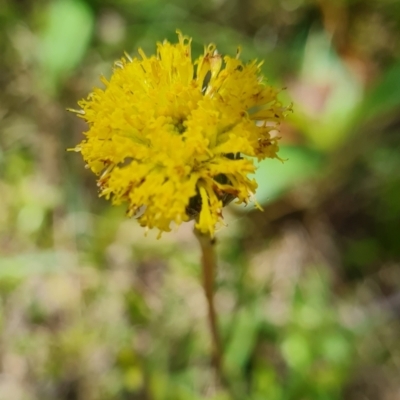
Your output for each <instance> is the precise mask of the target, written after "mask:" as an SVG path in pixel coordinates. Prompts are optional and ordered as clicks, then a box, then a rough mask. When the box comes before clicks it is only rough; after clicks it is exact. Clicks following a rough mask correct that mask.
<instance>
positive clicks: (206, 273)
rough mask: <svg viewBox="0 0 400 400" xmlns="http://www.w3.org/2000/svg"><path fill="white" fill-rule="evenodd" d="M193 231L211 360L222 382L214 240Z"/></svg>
mask: <svg viewBox="0 0 400 400" xmlns="http://www.w3.org/2000/svg"><path fill="white" fill-rule="evenodd" d="M194 233H195V235H196V237H197V239H198V241H199V243H200V247H201V253H202V257H201V264H202V269H203V288H204V294H205V296H206V299H207V308H208V323H209V328H210V332H211V338H212V343H213V362H214V366H215V370H216V372H217V375H218V379H219V380H220V381H221V382H223V381H224V378H223V373H222V353H223V351H222V345H221V340H220V337H219V334H218V327H217V313H216V311H215V305H214V284H215V273H216V269H217V259H216V255H215V249H214V247H215V240H214V239H212V238H211V237H210V236H209V235H204V234H202V233H201V232H199V231H198V230H197V229H195V230H194Z"/></svg>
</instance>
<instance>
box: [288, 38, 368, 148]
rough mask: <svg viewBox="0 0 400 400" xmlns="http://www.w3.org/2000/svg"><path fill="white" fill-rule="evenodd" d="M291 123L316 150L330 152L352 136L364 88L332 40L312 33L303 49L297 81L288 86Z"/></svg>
mask: <svg viewBox="0 0 400 400" xmlns="http://www.w3.org/2000/svg"><path fill="white" fill-rule="evenodd" d="M289 88H290V92H291V94H292V97H293V102H294V113H293V115H291V117H290V120H291V121H292V123H293V124H294V125H296V126H297V127H298V128H299V130H300V131H301V132H303V133H304V135H305V136H307V138H308V139H309V140H310V143H312V144H313V146H314V147H315V148H318V149H320V150H322V151H331V150H333V149H335V148H337V147H339V146H340V145H341V144H342V143H343V141H344V140H345V139H346V138H347V137H348V136H349V135H350V134H351V129H350V125H351V123H352V121H353V118H354V113H355V111H356V109H357V107H358V106H359V104H360V102H361V99H362V95H363V88H362V86H361V84H360V82H359V81H358V80H357V79H355V77H354V75H353V74H352V73H351V72H350V71H349V69H348V68H347V66H346V65H345V64H344V63H343V61H342V60H341V58H340V57H339V56H338V54H337V53H336V51H335V50H334V48H333V46H332V43H331V38H330V37H329V36H328V35H327V34H325V33H321V32H311V33H310V35H309V37H308V39H307V42H306V44H305V46H304V52H303V67H302V71H301V73H300V76H299V81H298V82H297V83H296V84H293V85H291V86H290V87H289Z"/></svg>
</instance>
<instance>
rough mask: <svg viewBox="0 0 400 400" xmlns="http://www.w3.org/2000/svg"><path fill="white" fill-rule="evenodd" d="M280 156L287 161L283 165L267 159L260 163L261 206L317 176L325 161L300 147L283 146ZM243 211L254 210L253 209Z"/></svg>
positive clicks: (258, 170) (257, 194)
mask: <svg viewBox="0 0 400 400" xmlns="http://www.w3.org/2000/svg"><path fill="white" fill-rule="evenodd" d="M279 156H280V157H281V158H283V159H284V160H286V161H285V162H284V163H282V162H280V161H279V160H276V159H266V160H264V161H262V162H260V163H259V166H258V169H257V171H256V173H255V179H256V181H257V182H258V189H257V193H256V198H257V201H258V202H259V203H260V204H265V203H267V202H269V201H271V200H274V199H276V198H278V197H279V196H280V195H282V194H283V193H285V192H286V191H287V190H289V189H291V188H292V187H294V186H296V185H298V184H300V183H301V182H303V181H305V180H307V179H309V178H311V177H313V176H315V175H316V174H317V173H318V171H319V168H320V167H321V165H322V161H323V159H322V156H321V154H320V153H318V152H316V151H313V150H311V149H308V148H306V147H300V146H281V149H280V151H279ZM243 209H244V210H252V209H253V207H246V208H243Z"/></svg>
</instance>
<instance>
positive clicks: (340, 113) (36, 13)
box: [0, 0, 400, 400]
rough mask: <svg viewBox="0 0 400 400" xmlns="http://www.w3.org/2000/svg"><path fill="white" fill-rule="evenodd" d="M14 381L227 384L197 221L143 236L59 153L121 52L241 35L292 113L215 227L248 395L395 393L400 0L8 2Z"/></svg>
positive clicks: (239, 390) (232, 358) (1, 322)
mask: <svg viewBox="0 0 400 400" xmlns="http://www.w3.org/2000/svg"><path fill="white" fill-rule="evenodd" d="M0 26H1V33H0V54H1V57H0V88H1V90H0V194H1V195H0V399H1V400H34V399H41V400H53V399H57V400H91V399H93V400H95V399H96V400H97V399H99V400H108V399H120V400H128V399H132V400H133V399H140V400H142V399H144V400H147V399H149V400H150V399H151V400H168V399H171V400H179V399H185V400H186V399H190V400H196V399H213V400H225V399H230V398H231V397H230V394H229V392H227V391H226V390H225V389H224V388H223V387H221V386H220V385H218V384H217V383H216V381H215V376H214V371H213V368H212V365H211V363H210V359H211V344H210V337H209V332H208V330H207V321H206V306H205V300H204V296H203V292H202V289H201V285H200V278H201V271H200V266H199V261H198V260H199V250H198V249H197V246H196V242H195V241H194V239H193V238H192V235H191V227H190V226H182V227H181V228H180V230H178V231H174V232H173V233H171V234H168V235H164V236H163V238H162V239H161V240H159V241H157V240H155V239H154V235H151V234H150V235H149V237H147V238H145V237H144V236H143V232H142V230H141V229H140V228H139V227H138V226H137V225H136V221H135V220H126V219H125V217H124V210H123V207H121V208H118V207H115V208H114V207H110V205H109V204H108V203H106V202H105V201H104V200H103V199H98V198H97V193H96V186H95V182H94V179H93V177H92V176H91V174H89V173H88V172H87V171H86V170H85V168H84V165H83V162H82V160H81V159H80V158H79V157H78V156H77V155H76V154H74V153H66V152H65V149H66V148H70V147H73V146H74V145H75V144H76V143H78V142H79V141H80V140H81V138H82V132H83V131H84V130H85V126H84V124H83V123H82V121H80V120H79V119H77V118H76V117H75V116H73V115H70V114H68V113H67V112H66V111H65V109H66V108H68V107H76V106H75V104H76V102H77V100H78V99H80V98H82V97H85V96H86V95H87V93H89V92H90V91H91V89H92V88H93V87H94V86H97V85H99V79H98V77H99V75H100V74H104V75H106V76H109V75H110V73H111V69H112V63H113V61H114V60H116V59H118V58H119V57H121V56H122V54H123V52H124V51H127V52H128V53H130V54H132V55H135V54H136V53H135V52H136V49H137V48H138V47H139V46H140V47H143V49H144V50H145V51H146V52H148V53H150V54H151V53H152V52H153V50H154V45H155V42H156V41H159V40H163V39H164V38H168V39H169V40H174V39H175V37H176V35H175V30H176V29H177V28H178V29H180V30H182V31H183V32H184V33H185V34H188V35H191V36H193V48H194V53H195V55H196V54H199V53H200V52H201V51H202V48H203V47H202V46H203V44H205V43H208V42H215V43H216V44H217V45H218V48H219V50H220V52H221V53H227V52H235V51H236V47H237V46H238V45H241V46H242V47H243V57H244V58H245V59H251V58H254V57H255V58H258V59H260V60H264V65H263V68H264V73H265V75H266V76H267V77H268V79H269V80H270V81H271V82H273V83H274V84H275V85H277V86H281V87H285V88H286V89H285V90H283V91H282V93H281V98H282V102H284V103H290V102H292V103H293V108H294V113H293V114H292V115H291V116H290V117H289V119H288V121H287V123H285V125H284V126H283V127H282V132H281V136H282V141H281V143H282V146H281V153H280V155H281V158H282V159H283V164H282V163H281V162H280V161H278V160H266V161H265V162H262V163H261V164H260V167H259V170H258V171H257V174H256V179H257V181H258V183H259V189H258V192H257V200H258V201H259V202H260V203H261V205H262V206H263V207H264V212H263V213H261V212H259V211H257V210H254V209H253V208H252V207H248V208H238V207H235V206H234V205H233V206H232V207H231V208H230V209H228V210H226V211H225V218H226V221H227V224H228V227H226V228H223V229H221V230H220V231H219V232H218V237H219V257H220V260H219V264H220V268H219V271H218V276H217V291H216V303H217V307H218V312H219V316H220V329H221V334H222V337H223V343H224V351H225V355H224V366H225V369H226V371H227V372H228V376H229V380H230V384H231V386H232V388H233V391H234V392H235V393H236V395H237V397H238V398H242V399H249V400H264V399H268V400H308V399H310V400H340V399H348V400H359V399H363V400H366V399H368V400H386V399H396V398H397V397H398V393H399V390H400V386H399V380H398V376H399V373H400V370H399V366H398V359H399V356H400V353H399V349H400V342H399V337H400V335H399V332H400V324H399V315H400V312H399V311H400V300H399V290H400V272H399V271H400V269H399V266H400V242H399V237H400V224H399V221H400V189H399V188H400V156H399V154H400V117H399V115H400V113H399V111H400V59H399V55H400V7H399V4H398V2H395V1H387V0H363V1H361V0H352V1H350V0H343V1H340V2H330V1H328V0H320V1H318V2H317V1H305V0H285V1H269V2H263V1H259V0H251V1H240V0H234V1H226V0H218V1H217V0H207V1H199V0H196V1H192V2H184V1H182V0H175V1H169V2H164V1H161V0H151V1H140V0H135V1H127V0H124V1H122V0H119V1H105V0H87V1H84V0H54V1H51V0H47V1H44V0H40V1H31V0H19V1H10V0H3V1H0Z"/></svg>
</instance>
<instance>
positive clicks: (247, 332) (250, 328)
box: [224, 307, 261, 375]
mask: <svg viewBox="0 0 400 400" xmlns="http://www.w3.org/2000/svg"><path fill="white" fill-rule="evenodd" d="M235 318H237V320H236V324H235V329H234V332H233V335H232V338H231V340H230V341H229V343H228V345H227V349H226V353H225V357H224V364H225V366H226V368H227V370H228V371H229V372H230V373H231V374H232V375H236V374H238V373H239V372H240V370H241V369H243V367H244V366H245V364H246V362H247V361H248V359H249V357H250V356H251V353H252V351H253V349H254V346H255V344H256V340H257V334H258V331H259V328H260V325H261V320H260V318H259V317H258V313H257V310H255V309H254V307H247V308H246V309H242V310H240V311H239V312H238V314H237V316H236V317H235Z"/></svg>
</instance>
